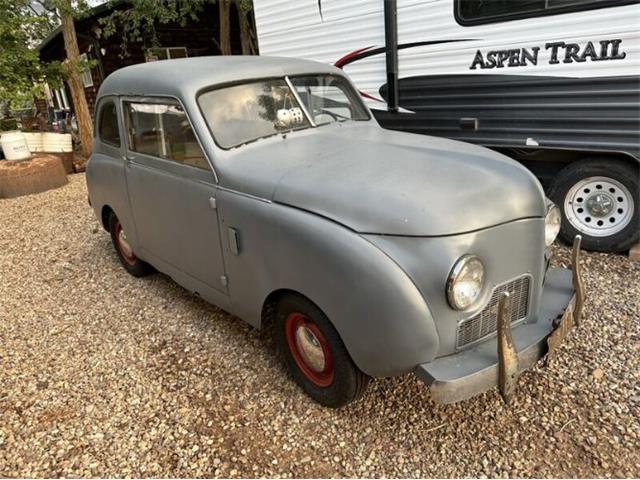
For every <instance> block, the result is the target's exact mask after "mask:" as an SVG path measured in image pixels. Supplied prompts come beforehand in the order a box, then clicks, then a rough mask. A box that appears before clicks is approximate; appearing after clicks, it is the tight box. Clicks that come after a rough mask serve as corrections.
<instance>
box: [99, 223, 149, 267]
mask: <svg viewBox="0 0 640 480" xmlns="http://www.w3.org/2000/svg"><path fill="white" fill-rule="evenodd" d="M121 228H122V226H121V225H120V220H118V217H117V216H116V214H115V213H113V212H111V214H110V215H109V233H110V234H111V242H112V243H113V248H115V250H116V253H117V254H118V258H119V259H120V263H121V264H122V266H123V267H124V269H125V270H126V271H127V272H129V273H130V274H131V275H133V276H134V277H146V276H147V275H150V274H151V273H153V272H154V269H153V267H152V266H151V265H149V264H148V263H147V262H145V261H143V260H140V259H139V258H138V257H136V256H135V255H134V254H133V253H131V255H127V254H126V253H125V252H124V251H123V249H122V246H121V245H120V243H119V241H118V235H119V230H120V229H121Z"/></svg>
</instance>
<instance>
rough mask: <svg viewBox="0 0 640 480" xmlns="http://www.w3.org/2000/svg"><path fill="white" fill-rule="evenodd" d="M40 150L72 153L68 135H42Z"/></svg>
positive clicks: (69, 135)
mask: <svg viewBox="0 0 640 480" xmlns="http://www.w3.org/2000/svg"><path fill="white" fill-rule="evenodd" d="M42 135H43V137H42V148H43V149H44V151H45V152H50V153H63V152H73V145H72V143H71V134H70V133H49V132H47V133H43V134H42Z"/></svg>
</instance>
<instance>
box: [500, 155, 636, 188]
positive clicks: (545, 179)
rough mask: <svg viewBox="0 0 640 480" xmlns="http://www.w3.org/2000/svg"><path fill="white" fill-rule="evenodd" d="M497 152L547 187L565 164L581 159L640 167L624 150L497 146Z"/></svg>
mask: <svg viewBox="0 0 640 480" xmlns="http://www.w3.org/2000/svg"><path fill="white" fill-rule="evenodd" d="M496 150H498V151H499V152H501V153H503V154H505V155H507V156H509V157H511V158H513V159H514V160H517V161H519V162H520V163H522V164H523V165H524V166H525V167H527V168H528V169H529V170H531V172H532V173H533V174H534V175H535V176H536V177H538V179H539V180H540V182H541V183H542V185H543V186H544V187H545V189H547V188H548V187H549V186H550V185H551V183H552V182H553V179H554V178H555V176H556V175H557V174H558V173H560V171H561V170H563V169H564V168H566V167H567V166H569V165H571V164H573V163H576V162H583V161H598V160H609V161H615V162H620V163H621V164H624V165H627V166H629V167H631V168H634V169H636V170H637V169H638V168H640V160H639V159H637V158H636V157H634V156H633V155H631V154H630V153H625V152H606V151H596V150H560V149H544V148H537V149H515V148H497V149H496Z"/></svg>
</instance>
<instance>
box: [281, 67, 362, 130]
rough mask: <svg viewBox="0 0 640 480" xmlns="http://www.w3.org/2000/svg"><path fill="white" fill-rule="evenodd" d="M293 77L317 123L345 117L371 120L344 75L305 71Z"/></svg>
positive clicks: (292, 82) (308, 110) (320, 123)
mask: <svg viewBox="0 0 640 480" xmlns="http://www.w3.org/2000/svg"><path fill="white" fill-rule="evenodd" d="M290 80H291V84H292V85H293V88H295V90H296V93H297V94H298V97H299V98H300V100H301V101H302V103H304V106H305V107H306V109H307V112H308V113H309V115H311V118H312V119H313V122H314V123H315V124H316V125H324V124H326V123H333V122H340V121H343V120H369V114H368V113H367V110H366V108H365V107H364V106H363V105H362V102H360V99H359V97H358V95H357V94H356V93H355V92H354V90H353V88H351V86H350V85H349V83H348V82H347V81H346V80H345V79H344V78H341V77H337V76H334V75H315V76H311V75H305V76H301V77H291V78H290Z"/></svg>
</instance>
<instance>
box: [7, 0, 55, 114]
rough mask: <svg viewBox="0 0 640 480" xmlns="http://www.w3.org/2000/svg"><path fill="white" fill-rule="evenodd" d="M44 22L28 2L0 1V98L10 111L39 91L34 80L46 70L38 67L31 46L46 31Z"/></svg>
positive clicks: (45, 22) (21, 105) (46, 24)
mask: <svg viewBox="0 0 640 480" xmlns="http://www.w3.org/2000/svg"><path fill="white" fill-rule="evenodd" d="M48 22H49V20H48V18H47V17H45V16H42V15H39V14H37V13H35V12H34V11H33V10H32V9H31V8H30V1H29V0H0V46H1V48H2V55H0V99H1V100H3V101H5V102H9V104H10V105H11V107H12V108H22V107H23V106H24V104H25V103H28V102H29V101H32V100H33V96H34V95H36V94H38V93H39V92H40V91H41V88H42V87H41V86H39V85H38V84H37V83H34V80H35V81H36V82H37V81H39V80H42V79H43V78H44V76H45V74H46V72H45V70H47V69H45V68H43V67H42V66H41V65H40V62H39V59H38V52H37V51H36V49H35V46H36V45H37V43H38V41H39V40H40V39H41V38H43V37H44V35H45V34H46V32H47V31H48V29H49V27H50V26H49V23H48ZM55 68H56V66H52V70H53V69H55Z"/></svg>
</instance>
